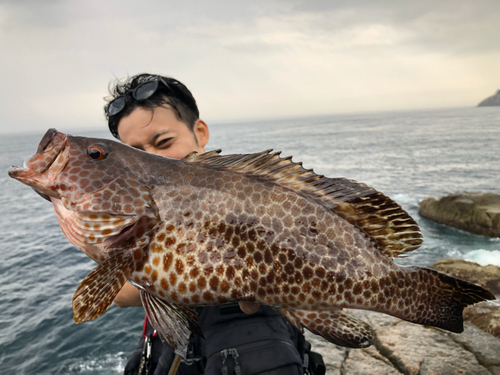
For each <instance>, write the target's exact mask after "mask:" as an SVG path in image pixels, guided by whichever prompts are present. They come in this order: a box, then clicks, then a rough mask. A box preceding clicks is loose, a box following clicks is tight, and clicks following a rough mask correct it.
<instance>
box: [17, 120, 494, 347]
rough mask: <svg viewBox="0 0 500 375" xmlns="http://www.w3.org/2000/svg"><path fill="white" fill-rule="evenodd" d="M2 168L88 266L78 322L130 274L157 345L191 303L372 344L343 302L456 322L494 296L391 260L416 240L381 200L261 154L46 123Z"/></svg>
mask: <svg viewBox="0 0 500 375" xmlns="http://www.w3.org/2000/svg"><path fill="white" fill-rule="evenodd" d="M9 175H10V176H11V177H12V178H15V179H16V180H18V181H20V182H22V183H24V184H26V185H28V186H31V187H32V188H33V189H34V190H35V191H36V192H37V193H39V194H40V195H41V196H43V197H45V198H46V199H48V200H50V201H51V202H52V204H53V207H54V211H55V213H56V215H57V219H58V221H59V224H60V227H61V229H62V231H63V233H64V234H65V236H66V237H67V238H68V239H69V241H70V242H71V243H72V244H74V245H75V246H77V247H78V248H80V249H81V250H82V251H83V252H84V253H85V254H87V255H88V256H89V257H90V258H92V259H93V260H94V261H95V262H97V263H98V265H97V267H96V268H95V269H94V270H93V271H92V272H90V274H89V275H88V276H87V277H86V278H85V279H84V280H83V281H82V283H81V284H80V286H79V287H78V288H77V290H76V292H75V295H74V298H73V314H74V319H75V321H76V322H77V323H81V322H85V321H87V320H91V319H94V318H96V317H98V316H100V315H102V314H103V313H104V312H105V311H106V310H107V309H108V308H109V306H110V305H111V303H112V302H113V299H114V298H115V296H116V295H117V293H118V292H119V291H120V289H121V288H122V287H123V285H124V284H125V283H126V282H127V281H128V282H130V283H132V284H133V285H135V286H136V287H137V288H138V289H139V291H140V295H141V300H142V304H143V306H144V309H145V310H146V314H147V316H148V318H149V320H150V322H151V324H152V326H153V327H154V328H155V329H156V330H157V332H158V333H159V335H160V337H161V338H162V340H163V341H164V342H166V343H167V344H168V345H170V346H171V347H172V348H174V349H175V350H176V352H177V353H179V354H181V355H185V352H186V347H187V343H188V337H189V334H190V332H191V331H193V332H196V333H198V334H201V335H202V334H203V332H201V330H200V328H199V325H198V322H197V320H198V316H197V313H196V310H195V307H197V306H207V305H218V304H224V303H228V302H234V301H237V302H243V301H245V302H255V303H259V304H264V305H270V306H272V307H273V308H274V309H276V310H277V311H279V312H280V313H281V314H282V315H283V317H284V318H285V319H287V320H289V321H290V322H291V323H292V324H293V325H295V326H296V327H297V328H298V329H299V330H303V328H306V329H308V330H310V331H311V332H313V333H315V334H318V335H321V336H323V337H324V338H325V339H326V340H328V341H330V342H332V343H335V344H337V345H341V346H347V347H353V348H362V347H367V346H369V345H370V344H371V340H372V329H371V327H370V326H369V325H368V324H366V323H364V322H362V321H360V320H359V319H357V318H355V317H354V316H352V315H350V314H349V313H348V312H347V311H346V310H345V308H350V309H365V310H372V311H377V312H381V313H385V314H389V315H392V316H395V317H398V318H400V319H404V320H406V321H409V322H413V323H417V324H423V325H428V326H434V327H438V328H442V329H445V330H448V331H452V332H461V331H463V318H462V311H463V309H464V307H466V306H468V305H471V304H475V303H478V302H481V301H484V300H491V299H494V298H495V297H494V296H493V295H492V294H491V293H490V292H489V291H487V290H485V289H483V288H481V287H479V286H476V285H474V284H471V283H468V282H465V281H462V280H459V279H456V278H453V277H450V276H447V275H445V274H442V273H439V272H437V271H434V270H432V269H428V268H423V267H403V266H400V265H398V264H396V263H395V262H394V261H393V258H397V257H400V256H403V255H404V254H407V253H408V252H410V251H412V250H415V249H416V248H418V247H419V246H420V245H421V243H422V235H421V233H420V230H419V228H418V226H417V224H416V223H415V221H414V220H413V219H412V218H411V217H410V216H409V215H408V214H407V213H406V212H405V211H404V210H403V209H402V208H401V207H400V206H399V205H398V204H397V203H395V202H394V201H393V200H391V199H390V198H388V197H387V196H385V195H383V194H382V193H380V192H378V191H376V190H375V189H373V188H371V187H368V186H367V185H365V184H362V183H358V182H356V181H353V180H348V179H345V178H327V177H324V176H321V175H318V174H316V173H314V172H313V171H312V170H310V169H304V168H303V167H302V165H301V163H295V162H293V161H292V160H291V157H286V158H282V157H281V156H280V153H279V152H271V151H270V150H268V151H264V152H261V153H255V154H241V155H240V154H238V155H221V154H220V150H218V151H211V152H208V153H205V154H202V155H197V154H195V153H191V154H189V155H187V156H186V157H184V158H183V159H181V160H175V159H169V158H165V157H162V156H158V155H154V154H150V153H146V152H143V151H140V150H137V149H134V148H132V147H129V146H127V145H124V144H121V143H118V142H114V141H110V140H105V139H96V138H85V137H74V136H71V135H66V134H63V133H60V132H57V131H56V130H55V129H50V130H48V132H47V133H46V134H45V136H44V137H43V139H42V141H41V142H40V144H39V146H38V150H37V151H36V153H35V155H33V156H32V157H31V158H30V159H29V160H28V161H27V162H26V163H25V167H24V168H20V167H11V168H10V169H9Z"/></svg>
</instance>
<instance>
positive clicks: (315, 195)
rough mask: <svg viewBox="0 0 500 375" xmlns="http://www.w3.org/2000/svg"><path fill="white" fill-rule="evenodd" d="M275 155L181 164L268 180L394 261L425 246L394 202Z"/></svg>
mask: <svg viewBox="0 0 500 375" xmlns="http://www.w3.org/2000/svg"><path fill="white" fill-rule="evenodd" d="M271 151H272V150H267V151H263V152H260V153H255V154H237V155H219V153H220V152H221V150H215V151H210V152H207V153H205V154H201V155H196V153H194V152H193V153H190V154H189V155H187V156H186V157H185V158H184V159H182V160H183V162H184V163H186V164H190V165H199V166H204V167H207V168H214V169H219V170H228V171H232V172H234V173H239V174H244V175H246V176H247V177H250V178H252V177H253V178H258V179H266V180H268V181H273V182H274V183H276V184H279V185H281V186H283V187H286V188H288V189H290V190H293V191H296V192H298V193H300V194H302V195H305V196H308V197H310V198H312V199H314V200H316V201H317V202H319V203H320V204H322V205H323V206H325V207H327V208H328V209H330V210H332V211H334V212H335V213H336V214H338V215H339V216H340V217H341V218H343V219H344V220H346V221H348V222H349V223H350V224H352V225H354V226H355V227H357V228H358V229H360V230H361V231H362V232H363V233H365V235H367V236H369V237H370V239H371V240H373V241H374V242H375V243H376V245H377V248H378V249H379V250H380V251H382V252H383V253H384V254H386V255H387V256H389V257H392V258H397V257H399V256H401V255H403V254H405V253H408V252H410V251H413V250H415V249H417V248H418V247H420V245H421V244H422V242H423V238H422V234H421V233H420V229H419V227H418V225H417V223H416V222H415V221H414V220H413V219H412V218H411V216H410V215H408V213H407V212H406V211H405V210H403V209H402V208H401V206H400V205H398V204H397V203H396V202H394V201H393V200H392V199H390V198H389V197H387V196H385V195H384V194H382V193H380V192H378V191H376V190H375V189H373V188H371V187H369V186H367V185H365V184H363V183H359V182H356V181H354V180H348V179H345V178H327V177H324V176H323V175H318V174H316V173H314V172H313V170H312V169H305V168H303V167H302V163H295V162H292V160H291V159H292V157H291V156H289V157H285V158H282V157H280V154H281V152H274V153H271Z"/></svg>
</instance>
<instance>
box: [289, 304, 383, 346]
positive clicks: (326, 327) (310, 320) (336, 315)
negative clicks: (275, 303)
mask: <svg viewBox="0 0 500 375" xmlns="http://www.w3.org/2000/svg"><path fill="white" fill-rule="evenodd" d="M279 312H280V313H281V315H283V316H284V317H285V318H286V319H287V320H288V321H289V322H290V323H292V324H293V325H294V326H295V327H297V328H298V329H300V330H302V327H304V328H307V329H308V330H309V331H311V332H312V333H315V334H317V335H320V336H322V337H324V338H325V339H326V340H328V341H330V342H331V343H333V344H336V345H339V346H345V347H348V348H367V347H369V346H370V345H371V344H372V337H373V330H372V327H370V326H369V325H368V324H366V323H365V322H363V321H361V320H359V319H357V318H355V317H353V316H352V315H350V314H348V313H347V312H344V311H342V310H332V311H308V310H297V309H287V310H285V309H279Z"/></svg>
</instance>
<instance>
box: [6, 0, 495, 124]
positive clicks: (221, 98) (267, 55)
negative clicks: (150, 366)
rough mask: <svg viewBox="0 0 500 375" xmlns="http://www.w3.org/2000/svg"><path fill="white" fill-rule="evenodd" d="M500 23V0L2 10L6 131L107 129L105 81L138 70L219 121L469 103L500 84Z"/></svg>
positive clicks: (46, 5)
mask: <svg viewBox="0 0 500 375" xmlns="http://www.w3.org/2000/svg"><path fill="white" fill-rule="evenodd" d="M499 18H500V5H499V4H498V3H496V2H493V1H476V2H473V3H472V2H469V1H439V2H436V1H433V2H431V1H419V2H394V1H338V2H337V1H335V2H332V1H277V0H275V1H253V2H248V1H229V0H228V1H221V0H214V1H211V2H205V1H199V2H194V3H193V2H190V3H182V4H181V3H179V2H173V1H160V0H155V1H147V2H135V1H129V0H125V1H106V2H101V1H95V0H89V1H82V0H76V1H62V0H61V1H43V2H41V1H1V2H0V50H1V51H2V60H1V69H0V82H2V86H1V88H0V129H2V130H3V131H11V130H12V129H16V130H17V129H26V130H29V129H35V128H37V127H47V126H56V127H62V128H65V127H84V126H104V117H103V114H102V107H103V105H104V101H103V97H105V96H106V95H107V84H108V82H110V81H112V80H113V79H114V78H115V77H118V78H123V77H124V76H127V75H133V74H137V73H140V72H153V73H159V74H165V75H171V76H174V77H176V78H178V79H180V80H181V81H183V82H184V83H186V84H187V86H188V87H190V88H191V89H192V91H193V93H194V94H195V96H196V98H197V101H198V103H199V104H200V109H201V113H202V116H203V117H204V118H205V119H206V120H213V121H216V120H229V119H244V118H263V117H279V116H289V115H312V114H326V113H332V112H345V111H357V110H376V109H402V108H418V107H436V106H460V105H474V104H476V103H477V102H478V101H480V100H481V99H482V98H483V97H485V96H488V95H490V94H492V93H494V92H495V91H496V89H497V88H498V86H500V72H499V71H498V69H497V65H498V61H499V57H500V48H499V47H500V45H499V43H500V42H499V41H498V38H497V37H496V36H497V35H499V32H500V23H498V22H497V20H498V19H499ZM2 130H0V131H2Z"/></svg>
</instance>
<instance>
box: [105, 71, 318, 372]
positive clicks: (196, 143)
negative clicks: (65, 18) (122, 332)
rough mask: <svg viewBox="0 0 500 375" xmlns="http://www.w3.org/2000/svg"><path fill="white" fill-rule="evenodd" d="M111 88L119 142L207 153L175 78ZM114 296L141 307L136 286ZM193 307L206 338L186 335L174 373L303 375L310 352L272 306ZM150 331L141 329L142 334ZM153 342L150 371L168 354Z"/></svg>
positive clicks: (191, 106) (111, 119) (192, 106)
mask: <svg viewBox="0 0 500 375" xmlns="http://www.w3.org/2000/svg"><path fill="white" fill-rule="evenodd" d="M111 94H112V96H113V98H112V99H111V100H110V101H109V103H108V104H107V105H106V107H105V112H106V118H107V119H108V125H109V129H110V131H111V133H112V134H113V135H114V136H115V137H116V138H118V139H120V140H121V141H122V142H123V143H125V144H127V145H130V146H132V147H135V148H138V149H140V150H143V151H146V152H151V153H154V154H158V155H162V156H166V157H170V158H178V159H180V158H183V157H184V156H185V155H187V154H188V153H189V152H191V151H197V152H198V153H204V152H205V146H206V144H207V142H208V140H209V130H208V126H207V124H206V123H205V122H204V121H203V120H201V119H200V118H199V112H198V107H197V105H196V101H195V99H194V97H193V95H192V94H191V92H190V91H189V90H188V89H187V88H186V87H185V86H184V85H183V84H182V83H181V82H179V81H177V80H175V79H172V78H167V77H161V76H157V75H150V74H140V75H137V76H134V77H132V78H130V79H128V80H127V81H125V82H123V83H120V82H118V83H117V84H116V85H115V86H114V87H113V88H112V90H111ZM114 302H115V303H116V305H118V306H119V307H130V306H142V304H141V300H140V296H139V291H138V290H137V289H136V288H135V287H134V286H132V285H131V284H128V283H127V284H126V285H125V286H124V287H123V289H122V290H121V291H120V293H118V295H117V296H116V298H115V301H114ZM198 313H199V323H200V327H201V328H202V331H203V333H204V339H202V338H201V337H199V336H196V335H193V334H192V335H191V341H190V346H189V348H188V357H189V359H190V360H189V361H185V362H184V363H182V364H181V367H180V370H179V373H180V374H197V373H205V374H220V373H223V372H226V373H229V374H231V373H233V372H232V371H235V372H236V373H238V372H240V373H251V374H257V373H258V374H276V375H278V374H283V375H285V374H287V375H288V374H303V373H304V368H303V366H302V362H303V358H304V357H305V354H306V352H307V356H306V357H307V358H309V356H310V354H311V353H309V350H308V349H309V348H310V345H309V343H308V342H307V341H305V339H304V337H303V335H302V334H300V333H299V332H298V331H297V330H296V329H295V328H293V327H292V326H291V325H290V324H289V323H286V322H285V321H284V320H283V319H282V318H281V316H280V315H279V314H278V313H277V312H276V311H274V310H273V309H271V308H270V307H268V306H260V307H259V305H258V304H254V303H251V302H240V303H239V307H238V304H228V305H224V306H212V307H204V308H200V309H199V310H198ZM245 313H246V314H245ZM248 314H250V315H248ZM145 327H146V325H145ZM151 330H152V329H150V328H149V329H148V330H146V328H145V332H144V336H146V334H147V332H150V331H151ZM146 340H149V338H148V337H146ZM154 340H155V341H153V350H154V352H155V353H156V354H155V356H156V357H157V358H152V359H149V361H146V362H147V363H146V364H147V366H149V370H150V373H155V374H160V373H165V371H166V370H168V368H169V366H170V363H171V361H172V359H173V352H172V351H171V350H170V348H168V347H167V346H166V345H164V344H163V343H160V342H159V340H158V338H157V337H156V338H155V339H154ZM142 347H143V345H142V344H141V345H140V347H139V348H138V350H137V351H136V353H135V359H134V358H133V359H132V360H131V361H129V363H128V365H127V367H126V369H125V373H127V374H136V373H138V367H139V366H140V362H141V361H142V362H143V360H142V359H141V349H142ZM299 351H300V353H299ZM313 355H314V354H313ZM153 371H154V372H153Z"/></svg>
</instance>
